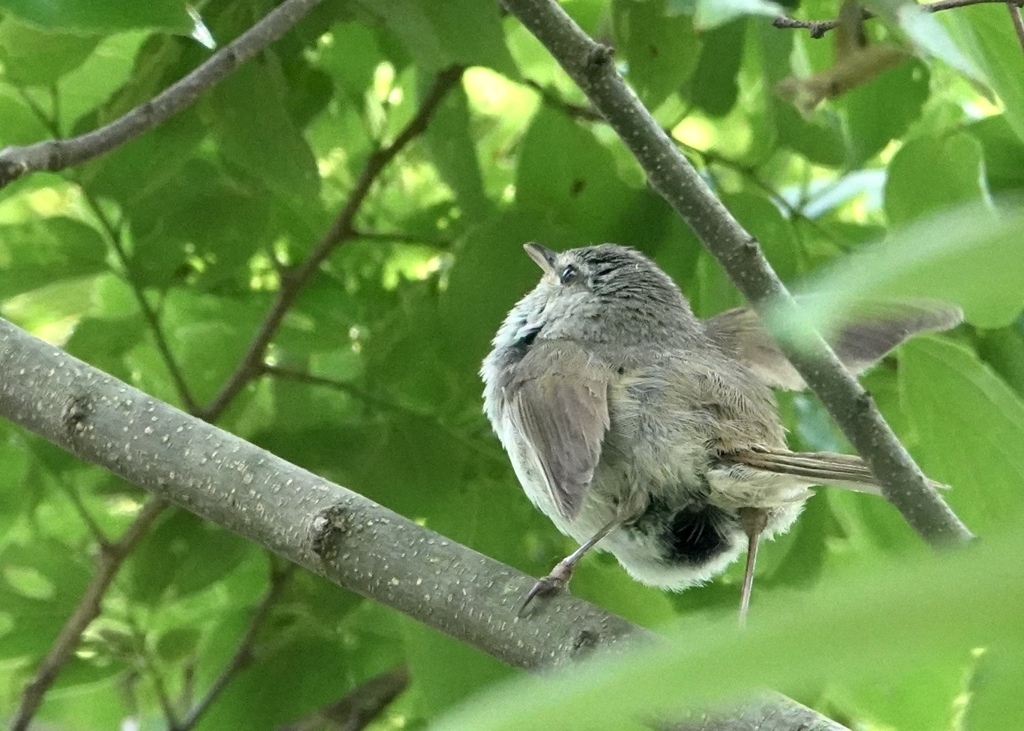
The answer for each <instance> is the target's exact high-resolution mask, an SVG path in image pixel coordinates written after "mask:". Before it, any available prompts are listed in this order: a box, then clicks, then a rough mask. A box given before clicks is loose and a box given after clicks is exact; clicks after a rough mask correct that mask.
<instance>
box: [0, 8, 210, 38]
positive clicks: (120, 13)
mask: <svg viewBox="0 0 1024 731" xmlns="http://www.w3.org/2000/svg"><path fill="white" fill-rule="evenodd" d="M0 9H3V10H6V11H8V12H10V13H11V14H12V15H16V16H18V17H20V18H22V19H23V20H26V21H28V22H29V23H33V24H35V25H37V26H39V27H41V28H44V29H46V30H56V31H72V32H76V33H112V32H117V31H122V30H129V29H131V28H152V29H155V30H165V31H169V32H171V33H180V34H183V35H189V34H190V33H191V32H192V26H193V21H192V18H191V17H190V16H189V14H188V12H187V10H186V4H185V3H184V2H183V0H146V2H140V3H125V2H121V1H120V0H89V2H80V1H79V0H52V1H50V2H38V1H37V0H0Z"/></svg>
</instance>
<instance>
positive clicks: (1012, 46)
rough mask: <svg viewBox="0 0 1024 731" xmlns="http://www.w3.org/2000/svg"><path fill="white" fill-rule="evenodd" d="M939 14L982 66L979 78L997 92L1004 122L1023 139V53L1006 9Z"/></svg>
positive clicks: (983, 9)
mask: <svg viewBox="0 0 1024 731" xmlns="http://www.w3.org/2000/svg"><path fill="white" fill-rule="evenodd" d="M940 15H941V16H942V23H943V24H944V25H945V27H946V28H947V29H948V30H949V32H950V34H951V35H952V36H953V38H955V39H956V42H957V45H958V46H959V47H960V48H961V49H962V50H963V52H964V53H965V54H967V56H968V57H969V58H970V59H971V61H972V62H973V64H974V65H975V66H976V67H978V68H980V69H981V71H982V77H981V78H982V79H983V80H984V81H985V82H986V83H987V84H988V85H989V86H990V87H991V88H992V90H993V91H995V92H996V94H998V95H999V98H1000V100H1001V101H1002V102H1003V105H1004V106H1005V108H1006V111H1005V115H1006V119H1007V121H1008V122H1009V123H1010V126H1011V127H1012V128H1013V130H1014V132H1016V133H1017V137H1018V138H1019V139H1020V140H1024V88H1022V86H1021V84H1020V79H1021V75H1022V74H1024V54H1022V53H1021V46H1020V40H1019V39H1018V38H1017V34H1016V32H1015V31H1014V29H1013V23H1012V22H1011V21H1010V18H1009V17H1007V13H1006V8H1005V7H999V6H996V5H991V6H986V7H980V6H979V7H964V8H959V9H958V10H957V12H955V13H941V14H940Z"/></svg>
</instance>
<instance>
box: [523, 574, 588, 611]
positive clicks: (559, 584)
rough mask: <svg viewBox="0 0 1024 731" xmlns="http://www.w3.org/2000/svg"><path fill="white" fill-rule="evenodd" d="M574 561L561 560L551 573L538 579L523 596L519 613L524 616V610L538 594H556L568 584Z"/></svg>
mask: <svg viewBox="0 0 1024 731" xmlns="http://www.w3.org/2000/svg"><path fill="white" fill-rule="evenodd" d="M574 565H575V564H574V563H569V562H568V561H559V562H558V564H556V565H555V568H553V569H551V573H550V574H548V575H547V576H545V577H544V578H543V579H538V580H537V583H535V584H534V585H533V587H532V588H531V589H530V590H529V591H528V592H526V596H525V597H523V602H522V604H520V605H519V612H518V615H519V616H520V617H521V616H523V612H525V611H526V608H527V607H528V606H529V605H530V602H532V601H533V600H534V599H535V598H536V597H538V596H549V595H551V594H555V593H557V592H559V591H562V589H564V588H565V586H566V584H568V583H569V579H571V578H572V570H573V567H574Z"/></svg>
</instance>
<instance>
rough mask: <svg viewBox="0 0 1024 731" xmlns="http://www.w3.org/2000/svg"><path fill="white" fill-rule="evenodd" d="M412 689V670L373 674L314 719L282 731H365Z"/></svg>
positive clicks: (322, 710) (318, 713)
mask: <svg viewBox="0 0 1024 731" xmlns="http://www.w3.org/2000/svg"><path fill="white" fill-rule="evenodd" d="M408 687H409V669H408V668H406V667H404V666H403V667H399V668H395V669H394V670H388V671H386V672H383V673H380V674H379V675H374V676H373V677H372V678H370V679H369V680H367V681H366V682H365V683H362V684H360V685H358V686H356V687H355V688H353V689H352V691H351V692H350V693H348V694H346V695H345V697H344V698H342V699H341V700H339V701H336V702H334V703H332V704H330V705H329V706H326V707H324V708H321V709H320V710H319V711H317V712H316V713H315V714H313V715H312V716H311V717H309V718H307V719H304V720H302V721H299V722H298V723H293V724H291V725H289V726H285V727H284V728H282V729H281V731H321V729H324V727H325V725H324V722H325V721H326V722H327V724H329V725H328V726H327V728H329V729H334V730H335V731H362V729H364V728H366V727H367V726H369V725H370V724H371V723H372V722H373V721H374V720H376V718H377V717H378V716H380V714H381V713H383V712H384V709H385V708H387V707H388V705H390V703H391V702H392V701H393V700H395V698H397V697H398V696H400V695H401V694H402V693H403V692H404V691H405V689H406V688H408Z"/></svg>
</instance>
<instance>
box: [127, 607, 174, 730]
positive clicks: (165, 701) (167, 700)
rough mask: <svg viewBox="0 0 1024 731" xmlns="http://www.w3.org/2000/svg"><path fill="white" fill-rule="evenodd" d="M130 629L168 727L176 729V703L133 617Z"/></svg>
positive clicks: (137, 652) (139, 657) (144, 635)
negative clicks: (172, 699)
mask: <svg viewBox="0 0 1024 731" xmlns="http://www.w3.org/2000/svg"><path fill="white" fill-rule="evenodd" d="M128 627H129V628H130V629H131V633H132V640H133V641H134V643H135V655H136V657H137V658H138V660H139V661H140V663H141V665H142V670H143V671H144V672H145V674H146V675H148V676H149V680H150V682H151V683H152V685H153V692H154V693H155V694H156V699H157V703H159V704H160V709H161V710H162V711H163V712H164V720H165V721H166V722H167V727H168V728H174V727H175V726H176V725H177V723H178V713H177V711H175V709H174V703H173V702H171V696H170V694H169V693H168V692H167V685H166V684H165V683H164V678H163V675H161V674H160V669H159V668H158V667H157V665H156V662H154V660H153V656H152V655H151V654H150V652H149V648H148V647H147V646H146V633H145V632H144V631H143V630H142V627H140V626H139V624H138V622H136V621H135V617H134V616H131V615H129V617H128Z"/></svg>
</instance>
